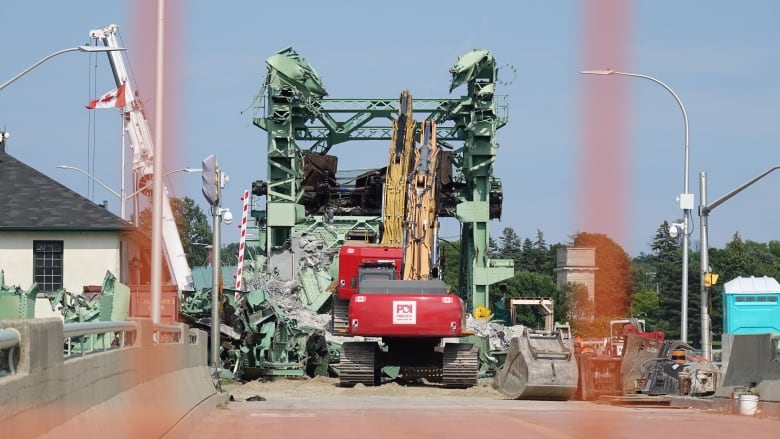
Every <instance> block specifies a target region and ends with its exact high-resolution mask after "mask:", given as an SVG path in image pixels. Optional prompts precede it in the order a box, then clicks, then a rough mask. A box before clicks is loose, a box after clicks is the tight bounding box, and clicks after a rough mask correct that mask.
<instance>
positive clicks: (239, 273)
mask: <svg viewBox="0 0 780 439" xmlns="http://www.w3.org/2000/svg"><path fill="white" fill-rule="evenodd" d="M241 199H242V200H244V211H243V213H242V215H241V225H240V226H239V227H240V228H241V239H240V240H239V242H238V267H237V268H236V294H235V298H236V300H238V298H239V296H240V295H239V294H238V291H240V290H241V281H242V276H243V272H244V247H245V246H246V221H247V216H248V215H249V191H248V190H245V191H244V196H243V197H242V198H241Z"/></svg>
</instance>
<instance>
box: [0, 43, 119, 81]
mask: <svg viewBox="0 0 780 439" xmlns="http://www.w3.org/2000/svg"><path fill="white" fill-rule="evenodd" d="M77 50H78V51H79V52H113V51H116V50H126V49H125V48H124V47H99V46H78V47H71V48H69V49H62V50H58V51H56V52H54V53H52V54H49V55H47V56H45V57H44V58H42V59H41V60H40V61H38V62H36V63H35V64H33V65H31V66H30V67H27V68H26V69H24V70H22V71H21V72H20V73H18V74H17V75H16V76H14V77H13V78H11V79H9V80H8V81H5V82H4V83H3V84H2V85H0V90H2V89H4V88H6V87H8V86H9V85H11V83H13V82H14V81H16V80H17V79H19V78H21V77H22V76H24V75H26V74H27V73H28V72H29V71H30V70H32V69H34V68H36V67H38V66H39V65H41V64H43V63H44V62H46V61H48V60H49V59H50V58H54V57H55V56H57V55H61V54H63V53H67V52H75V51H77Z"/></svg>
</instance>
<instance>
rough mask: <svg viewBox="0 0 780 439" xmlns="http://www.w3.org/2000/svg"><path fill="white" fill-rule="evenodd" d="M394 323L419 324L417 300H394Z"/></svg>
mask: <svg viewBox="0 0 780 439" xmlns="http://www.w3.org/2000/svg"><path fill="white" fill-rule="evenodd" d="M393 324H394V325H415V324H417V302H415V301H414V300H394V301H393Z"/></svg>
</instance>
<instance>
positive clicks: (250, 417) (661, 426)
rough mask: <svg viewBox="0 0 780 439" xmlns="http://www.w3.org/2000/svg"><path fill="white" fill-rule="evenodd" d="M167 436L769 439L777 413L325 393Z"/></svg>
mask: <svg viewBox="0 0 780 439" xmlns="http://www.w3.org/2000/svg"><path fill="white" fill-rule="evenodd" d="M171 437H192V438H231V439H234V438H253V439H256V438H317V439H327V438H339V439H348V438H371V439H383V438H414V439H417V438H434V439H445V438H446V439H452V438H470V439H482V438H485V439H489V438H497V439H508V438H539V439H547V438H556V439H557V438H567V439H568V438H583V439H592V438H599V439H618V438H625V439H644V438H670V439H672V438H684V439H696V438H703V439H716V438H729V439H732V438H733V439H742V438H749V439H763V438H766V439H770V438H771V439H777V438H778V437H780V421H778V420H776V419H762V418H755V417H748V416H739V415H731V414H724V413H718V412H709V411H703V410H700V409H693V408H636V407H634V408H631V407H615V406H609V405H602V404H595V403H592V402H579V401H567V402H550V401H515V400H501V399H489V398H463V397H443V398H405V397H350V398H343V397H342V398H330V397H329V398H310V399H279V400H271V401H260V402H245V401H242V402H231V403H229V404H228V405H227V407H226V408H220V409H214V410H210V412H209V413H208V414H206V415H205V416H203V415H199V416H196V417H195V419H190V420H188V422H187V423H185V424H184V425H181V426H179V427H178V428H177V429H175V430H174V432H173V434H171Z"/></svg>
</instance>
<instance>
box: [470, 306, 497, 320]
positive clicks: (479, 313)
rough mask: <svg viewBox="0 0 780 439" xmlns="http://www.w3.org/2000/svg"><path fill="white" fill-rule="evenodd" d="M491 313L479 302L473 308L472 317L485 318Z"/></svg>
mask: <svg viewBox="0 0 780 439" xmlns="http://www.w3.org/2000/svg"><path fill="white" fill-rule="evenodd" d="M492 314H493V312H492V311H490V310H489V309H488V308H487V307H486V306H485V305H482V304H479V305H477V308H476V309H475V310H474V313H473V315H474V318H475V319H478V320H487V319H488V318H490V316H491V315H492Z"/></svg>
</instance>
